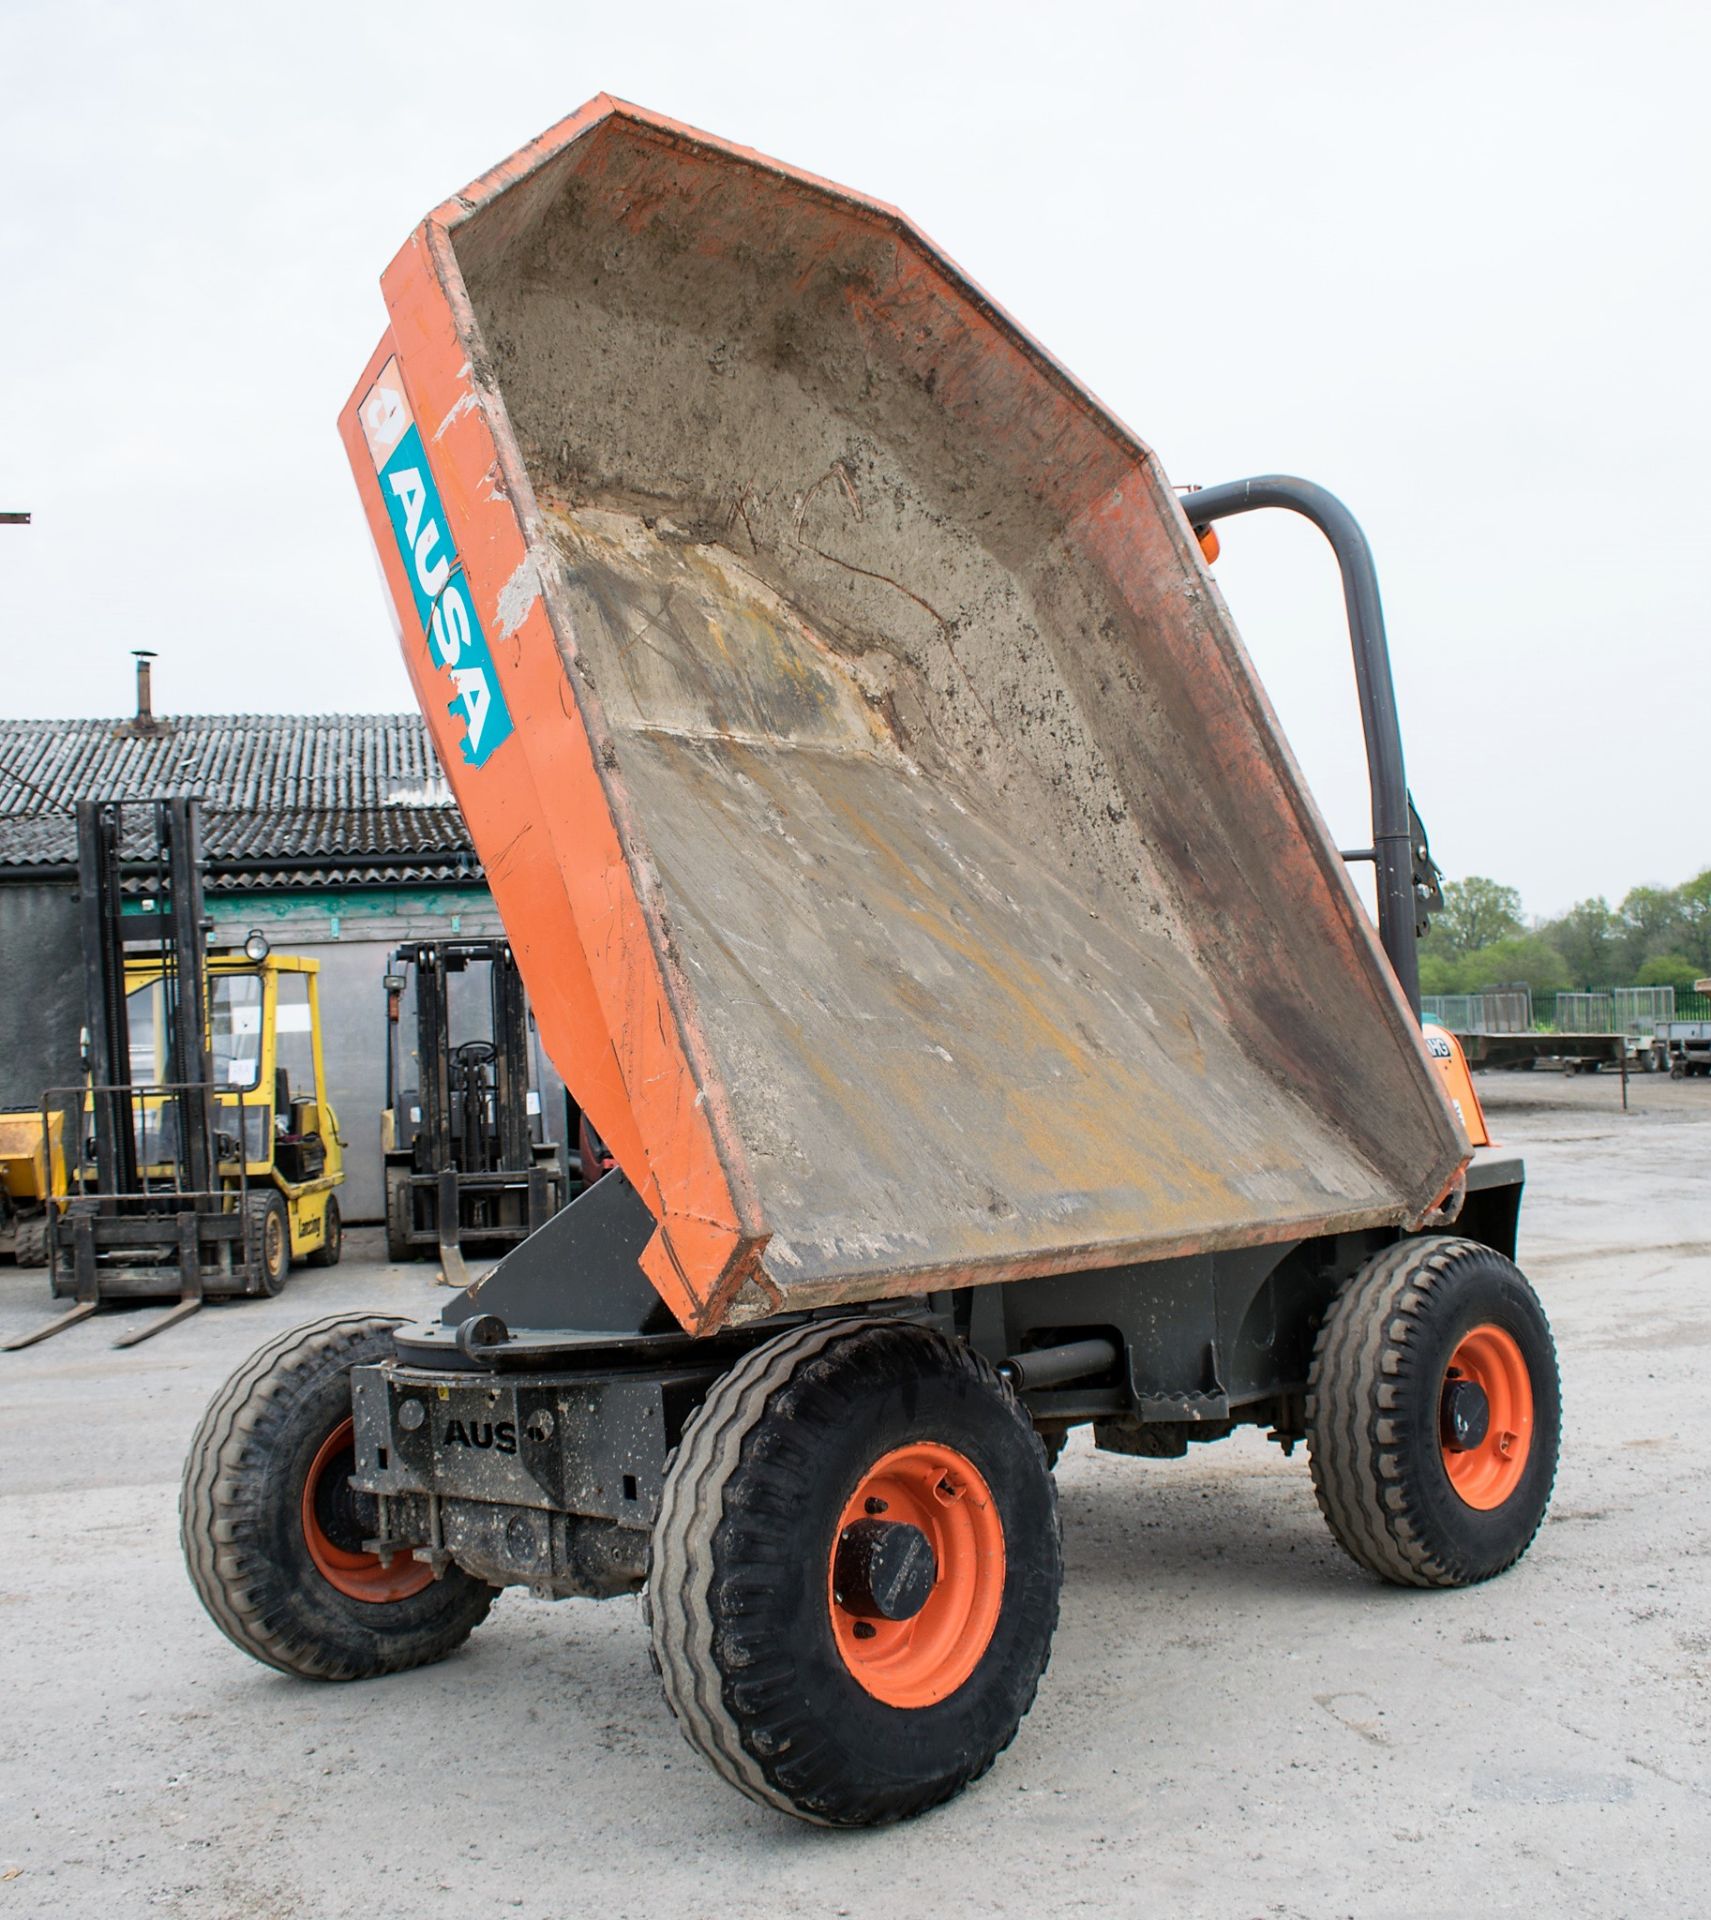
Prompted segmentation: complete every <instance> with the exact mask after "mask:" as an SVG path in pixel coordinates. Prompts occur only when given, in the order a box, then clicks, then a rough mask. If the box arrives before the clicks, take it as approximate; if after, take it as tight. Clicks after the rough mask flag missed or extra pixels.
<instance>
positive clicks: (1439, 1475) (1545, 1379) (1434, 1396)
mask: <svg viewBox="0 0 1711 1920" xmlns="http://www.w3.org/2000/svg"><path fill="white" fill-rule="evenodd" d="M1488 1323H1490V1324H1495V1325H1496V1326H1498V1327H1500V1328H1502V1329H1503V1330H1504V1331H1505V1332H1507V1333H1508V1334H1510V1335H1511V1336H1512V1337H1513V1338H1514V1340H1515V1341H1516V1343H1517V1344H1518V1346H1519V1347H1520V1350H1521V1355H1522V1358H1523V1359H1524V1361H1525V1363H1526V1367H1527V1373H1528V1376H1529V1384H1530V1386H1531V1389H1532V1394H1533V1433H1532V1441H1531V1445H1530V1447H1529V1450H1528V1455H1527V1464H1526V1467H1525V1470H1524V1471H1523V1473H1522V1475H1521V1478H1520V1480H1519V1482H1518V1483H1517V1485H1516V1486H1515V1488H1514V1491H1513V1492H1512V1493H1510V1495H1509V1496H1508V1498H1507V1499H1505V1500H1504V1501H1503V1503H1502V1504H1501V1505H1500V1506H1497V1507H1494V1508H1491V1509H1490V1510H1488V1511H1480V1510H1479V1509H1476V1508H1474V1507H1471V1506H1469V1505H1468V1504H1467V1503H1466V1502H1465V1501H1463V1500H1462V1498H1461V1497H1460V1495H1459V1494H1457V1493H1456V1491H1455V1489H1454V1487H1453V1486H1452V1485H1451V1483H1450V1479H1449V1475H1448V1473H1447V1472H1446V1471H1445V1467H1444V1458H1443V1452H1442V1449H1441V1446H1440V1444H1439V1439H1438V1414H1439V1404H1440V1397H1441V1393H1442V1388H1443V1381H1444V1373H1445V1369H1446V1367H1447V1366H1448V1365H1449V1361H1450V1356H1451V1355H1452V1354H1453V1353H1454V1352H1455V1350H1456V1348H1457V1346H1458V1345H1459V1343H1460V1341H1461V1339H1462V1337H1463V1336H1464V1335H1465V1334H1467V1333H1469V1332H1471V1331H1472V1330H1473V1329H1474V1328H1475V1327H1479V1326H1483V1325H1486V1324H1488ZM1561 1431H1562V1399H1561V1389H1560V1386H1559V1383H1558V1379H1557V1362H1556V1347H1555V1344H1554V1342H1553V1341H1552V1339H1551V1330H1550V1325H1549V1323H1548V1322H1547V1320H1546V1319H1545V1312H1544V1309H1543V1307H1541V1306H1540V1304H1539V1300H1538V1296H1537V1295H1536V1294H1535V1293H1534V1292H1533V1289H1532V1288H1531V1287H1530V1286H1529V1285H1528V1283H1527V1280H1526V1277H1525V1276H1524V1275H1523V1274H1522V1273H1521V1271H1520V1269H1519V1268H1518V1267H1516V1266H1515V1265H1514V1264H1513V1262H1511V1261H1509V1260H1506V1259H1504V1258H1503V1256H1502V1255H1501V1254H1498V1253H1494V1252H1493V1251H1492V1250H1491V1249H1490V1248H1489V1247H1484V1246H1481V1245H1480V1244H1479V1243H1478V1242H1477V1241H1473V1240H1460V1239H1453V1238H1450V1237H1448V1236H1444V1235H1432V1236H1427V1237H1423V1238H1418V1239H1408V1240H1401V1241H1398V1242H1397V1244H1396V1245H1395V1246H1393V1247H1389V1248H1387V1249H1386V1250H1385V1251H1384V1252H1383V1253H1381V1254H1379V1255H1377V1256H1376V1257H1375V1258H1374V1259H1372V1260H1369V1261H1368V1262H1367V1264H1366V1265H1365V1266H1364V1267H1362V1268H1361V1270H1360V1271H1359V1272H1358V1273H1357V1274H1356V1275H1355V1276H1354V1278H1353V1279H1352V1280H1350V1281H1349V1282H1348V1284H1347V1285H1346V1286H1345V1287H1344V1289H1343V1291H1342V1292H1341V1293H1340V1294H1339V1295H1338V1296H1337V1299H1336V1301H1335V1302H1334V1303H1333V1305H1332V1307H1331V1310H1330V1312H1329V1313H1328V1314H1327V1315H1326V1317H1325V1323H1324V1325H1323V1326H1322V1327H1321V1328H1320V1330H1319V1336H1318V1341H1317V1343H1316V1345H1315V1348H1314V1353H1313V1367H1312V1373H1311V1375H1310V1377H1309V1386H1308V1395H1307V1446H1308V1455H1309V1459H1310V1462H1311V1465H1312V1471H1313V1487H1314V1491H1315V1492H1316V1493H1317V1495H1318V1498H1319V1506H1320V1509H1321V1511H1322V1512H1323V1513H1324V1516H1325V1519H1326V1521H1327V1522H1328V1523H1329V1525H1330V1529H1331V1532H1332V1533H1333V1534H1334V1535H1335V1536H1336V1538H1337V1540H1338V1542H1339V1544H1340V1545H1341V1546H1342V1547H1343V1548H1344V1549H1345V1550H1346V1551H1347V1552H1348V1553H1349V1555H1350V1556H1351V1557H1352V1558H1353V1559H1355V1560H1356V1561H1358V1562H1359V1564H1360V1565H1361V1566H1363V1567H1365V1568H1367V1569H1368V1571H1369V1572H1372V1573H1376V1574H1378V1575H1379V1576H1380V1577H1381V1578H1383V1579H1385V1580H1390V1581H1393V1582H1395V1583H1396V1584H1397V1585H1398V1586H1406V1587H1465V1586H1471V1585H1473V1584H1475V1583H1476V1582H1478V1581H1481V1580H1489V1579H1491V1578H1492V1577H1493V1576H1494V1575H1496V1574H1499V1573H1502V1572H1503V1571H1504V1570H1505V1568H1507V1567H1511V1566H1513V1565H1514V1564H1515V1562H1516V1561H1517V1560H1519V1559H1520V1557H1521V1555H1522V1554H1524V1553H1525V1552H1526V1551H1527V1548H1528V1547H1529V1546H1530V1545H1531V1544H1532V1541H1533V1536H1534V1535H1535V1534H1536V1533H1537V1532H1538V1530H1539V1527H1540V1525H1541V1523H1542V1522H1543V1520H1544V1517H1545V1509H1546V1508H1547V1507H1548V1506H1549V1505H1550V1498H1551V1488H1552V1485H1553V1484H1554V1482H1555V1479H1556V1467H1557V1450H1558V1446H1559V1443H1560V1439H1561Z"/></svg>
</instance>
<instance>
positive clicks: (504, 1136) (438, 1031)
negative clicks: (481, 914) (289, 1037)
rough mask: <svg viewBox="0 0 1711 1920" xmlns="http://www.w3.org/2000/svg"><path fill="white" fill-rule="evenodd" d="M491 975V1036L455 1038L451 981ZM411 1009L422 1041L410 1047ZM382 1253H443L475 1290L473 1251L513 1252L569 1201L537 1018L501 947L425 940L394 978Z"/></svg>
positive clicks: (446, 1270)
mask: <svg viewBox="0 0 1711 1920" xmlns="http://www.w3.org/2000/svg"><path fill="white" fill-rule="evenodd" d="M482 969H485V970H486V976H487V994H486V1004H485V1016H486V1017H485V1020H484V1021H483V1022H482V1023H481V1024H482V1025H483V1026H484V1027H485V1032H484V1033H482V1034H480V1035H478V1036H476V1037H475V1038H473V1039H465V1040H461V1041H459V1042H457V1043H456V1044H455V1045H454V1044H453V1041H452V1037H451V1036H452V1030H453V1019H452V993H453V983H454V982H455V981H456V980H457V979H458V977H459V976H460V975H470V974H472V973H475V974H478V973H479V972H480V971H481V970H482ZM406 1002H408V1003H409V1006H410V1011H411V1026H412V1028H413V1031H414V1039H415V1044H414V1046H411V1047H406V1046H405V1044H404V1007H405V1004H406ZM386 1036H387V1044H386V1109H385V1112H384V1113H383V1114H382V1116H381V1146H382V1149H383V1153H384V1157H385V1164H386V1251H387V1255H388V1257H389V1258H390V1259H393V1260H411V1259H415V1258H417V1257H419V1256H421V1255H424V1254H435V1255H437V1256H438V1258H439V1261H440V1265H441V1270H442V1273H443V1276H444V1278H445V1280H446V1281H447V1283H448V1284H449V1285H452V1286H458V1287H462V1286H467V1285H468V1284H469V1274H468V1271H467V1269H466V1268H465V1266H464V1260H463V1252H462V1248H463V1246H464V1245H465V1244H469V1245H481V1246H486V1247H490V1248H491V1247H505V1246H514V1245H515V1244H516V1243H517V1242H518V1241H520V1240H523V1239H525V1238H527V1236H528V1235H529V1234H531V1233H534V1232H537V1231H538V1230H539V1229H540V1228H541V1227H543V1226H545V1225H546V1223H547V1221H548V1220H549V1219H550V1218H551V1217H552V1216H553V1214H555V1213H556V1212H557V1211H558V1209H559V1208H560V1207H561V1206H563V1205H564V1203H565V1201H566V1199H567V1198H568V1197H569V1195H568V1184H569V1173H570V1169H569V1167H568V1165H567V1163H566V1160H565V1157H564V1154H563V1152H562V1150H561V1148H560V1146H559V1144H558V1143H557V1142H555V1141H552V1140H549V1139H546V1138H545V1137H544V1134H543V1129H542V1126H541V1121H540V1100H539V1096H538V1093H537V1092H536V1090H535V1089H534V1088H532V1087H531V1085H530V1080H531V1074H530V1071H529V1067H530V1058H529V1056H530V1046H529V1010H528V1002H527V999H526V997H525V995H524V992H523V982H522V979H521V977H520V976H519V974H518V972H517V965H516V962H515V960H514V959H513V958H512V955H511V949H510V946H509V945H508V944H507V943H506V942H505V941H503V940H422V941H415V942H412V943H411V944H410V945H409V946H405V947H400V948H399V949H398V951H397V952H396V953H394V954H393V956H392V971H391V972H390V973H388V974H387V976H386Z"/></svg>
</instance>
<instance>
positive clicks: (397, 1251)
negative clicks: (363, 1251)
mask: <svg viewBox="0 0 1711 1920" xmlns="http://www.w3.org/2000/svg"><path fill="white" fill-rule="evenodd" d="M386 1257H387V1259H388V1260H393V1261H404V1260H413V1259H414V1258H415V1257H416V1256H415V1255H414V1253H413V1252H412V1251H411V1249H410V1182H409V1180H408V1179H407V1178H406V1177H405V1176H404V1175H403V1174H401V1173H400V1174H391V1173H389V1174H388V1175H387V1176H386Z"/></svg>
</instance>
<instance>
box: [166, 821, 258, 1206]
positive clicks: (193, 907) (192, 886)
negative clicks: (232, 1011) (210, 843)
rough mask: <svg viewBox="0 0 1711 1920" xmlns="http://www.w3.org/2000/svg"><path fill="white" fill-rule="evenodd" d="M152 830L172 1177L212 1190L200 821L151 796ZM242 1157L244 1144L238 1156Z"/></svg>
mask: <svg viewBox="0 0 1711 1920" xmlns="http://www.w3.org/2000/svg"><path fill="white" fill-rule="evenodd" d="M155 832H156V834H157V835H158V837H159V840H160V843H161V845H162V846H163V847H164V848H165V851H166V871H167V879H166V887H167V901H166V905H167V912H166V916H165V926H164V933H165V937H164V939H163V941H162V944H161V965H162V975H163V978H164V979H165V980H166V982H167V983H168V989H169V991H168V1002H169V1005H168V1012H169V1017H170V1024H169V1027H168V1042H169V1051H168V1056H167V1059H168V1066H167V1078H168V1080H169V1081H172V1082H174V1083H176V1085H177V1087H178V1089H179V1091H178V1092H177V1093H176V1094H175V1095H174V1096H173V1098H174V1100H175V1102H176V1103H177V1107H178V1147H179V1174H180V1181H179V1184H180V1185H181V1186H182V1187H184V1188H187V1189H188V1190H189V1191H190V1192H192V1193H212V1192H213V1191H214V1188H215V1186H216V1184H217V1180H216V1171H215V1166H214V1114H213V1098H212V1092H211V1088H210V1082H211V1081H212V1079H213V1072H214V1069H213V1063H212V1061H211V1059H210V1057H209V1051H208V969H207V954H208V947H207V930H206V919H205V915H204V910H203V900H202V865H201V821H200V817H199V813H198V808H197V804H196V802H195V801H194V800H157V801H156V802H155ZM241 1157H243V1158H244V1159H246V1160H247V1158H248V1152H247V1148H246V1150H245V1152H244V1153H243V1155H242V1156H241Z"/></svg>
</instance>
